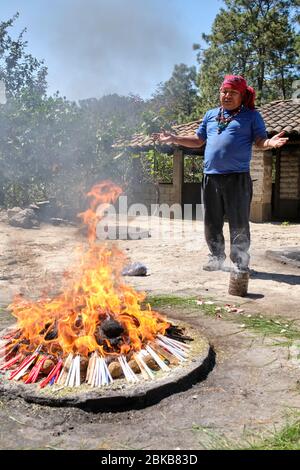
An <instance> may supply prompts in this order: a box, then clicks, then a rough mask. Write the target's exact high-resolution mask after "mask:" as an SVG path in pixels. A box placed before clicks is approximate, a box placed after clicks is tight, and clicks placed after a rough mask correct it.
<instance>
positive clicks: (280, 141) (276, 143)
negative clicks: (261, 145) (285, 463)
mask: <svg viewBox="0 0 300 470" xmlns="http://www.w3.org/2000/svg"><path fill="white" fill-rule="evenodd" d="M284 133H285V132H284V131H281V132H279V134H276V135H273V137H272V138H271V139H269V142H268V146H269V147H271V148H273V149H276V148H279V147H282V146H283V145H284V144H286V143H287V141H288V140H289V138H288V137H282V136H283V135H284Z"/></svg>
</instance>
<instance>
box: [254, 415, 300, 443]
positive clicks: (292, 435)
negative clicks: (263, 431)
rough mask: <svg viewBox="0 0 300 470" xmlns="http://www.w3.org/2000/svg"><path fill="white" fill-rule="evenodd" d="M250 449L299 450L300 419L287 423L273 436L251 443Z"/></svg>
mask: <svg viewBox="0 0 300 470" xmlns="http://www.w3.org/2000/svg"><path fill="white" fill-rule="evenodd" d="M248 449H250V450H299V449H300V420H299V419H298V420H297V421H295V422H294V423H292V424H287V425H286V426H284V428H283V429H281V430H280V431H278V432H275V433H274V434H273V435H272V436H270V437H268V438H267V439H264V440H263V441H261V442H260V443H254V444H251V445H250V447H248Z"/></svg>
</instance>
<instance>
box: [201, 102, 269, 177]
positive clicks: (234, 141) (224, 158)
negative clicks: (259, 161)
mask: <svg viewBox="0 0 300 470" xmlns="http://www.w3.org/2000/svg"><path fill="white" fill-rule="evenodd" d="M219 109H220V108H214V109H210V110H209V111H207V113H206V114H205V116H204V118H203V121H202V123H201V124H200V126H199V128H198V129H197V131H196V134H197V136H198V137H200V138H201V139H203V140H205V141H206V148H205V152H204V173H206V174H208V175H212V174H221V175H222V174H226V173H244V172H247V171H249V168H250V160H251V155H252V144H253V142H254V141H255V140H256V139H257V138H262V139H266V138H267V132H266V126H265V123H264V121H263V118H262V117H261V115H260V114H259V112H258V111H256V110H251V109H248V108H245V107H243V108H242V109H241V111H240V113H239V114H237V115H236V116H235V117H234V118H233V120H232V121H231V122H230V123H229V124H228V126H227V127H226V128H225V129H224V130H223V131H222V132H221V134H218V122H217V121H216V117H217V116H218V113H219ZM224 115H225V117H228V116H230V113H229V112H228V111H224Z"/></svg>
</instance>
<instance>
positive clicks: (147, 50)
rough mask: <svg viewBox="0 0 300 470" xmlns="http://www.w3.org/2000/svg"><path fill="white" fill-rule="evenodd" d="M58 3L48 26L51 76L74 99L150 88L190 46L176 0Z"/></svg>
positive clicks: (110, 0)
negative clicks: (53, 57) (53, 71)
mask: <svg viewBox="0 0 300 470" xmlns="http://www.w3.org/2000/svg"><path fill="white" fill-rule="evenodd" d="M55 7H56V5H55ZM57 8H58V11H59V14H58V15H56V18H55V25H54V24H53V23H52V24H51V26H49V25H48V28H49V29H48V30H47V42H48V47H50V48H51V49H52V52H53V55H54V54H55V62H56V72H55V73H54V74H53V73H51V67H49V81H50V85H51V82H55V86H56V88H57V89H59V90H61V91H62V92H63V93H64V94H66V96H67V98H70V99H82V98H87V97H91V96H95V97H100V96H102V95H103V94H108V93H119V94H128V93H130V92H131V93H134V94H140V95H142V96H144V95H145V94H147V93H148V94H149V90H153V91H154V88H155V86H156V85H157V82H158V81H160V80H161V81H164V80H166V79H168V78H169V76H170V75H171V71H172V69H173V66H174V64H175V63H179V62H184V61H185V58H186V57H187V55H189V54H190V51H191V49H192V45H191V44H190V42H189V40H188V35H187V34H186V31H185V28H188V25H184V24H182V22H180V15H179V13H178V11H177V10H176V5H175V4H174V2H172V0H164V1H163V2H161V1H160V0H143V1H141V0H86V1H84V2H83V1H82V0H72V1H70V0H65V1H64V2H62V3H61V5H58V6H57ZM44 34H45V33H44ZM62 68H63V69H64V73H65V76H64V77H61V69H62ZM59 69H60V74H58V70H59ZM153 71H155V72H153ZM54 75H56V76H54ZM157 77H161V79H159V80H157Z"/></svg>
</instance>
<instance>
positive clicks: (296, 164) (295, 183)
mask: <svg viewBox="0 0 300 470" xmlns="http://www.w3.org/2000/svg"><path fill="white" fill-rule="evenodd" d="M278 215H279V217H281V218H285V219H287V220H288V219H296V218H297V217H299V215H300V146H298V145H287V146H285V147H283V148H282V149H281V156H280V188H279V210H278Z"/></svg>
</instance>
